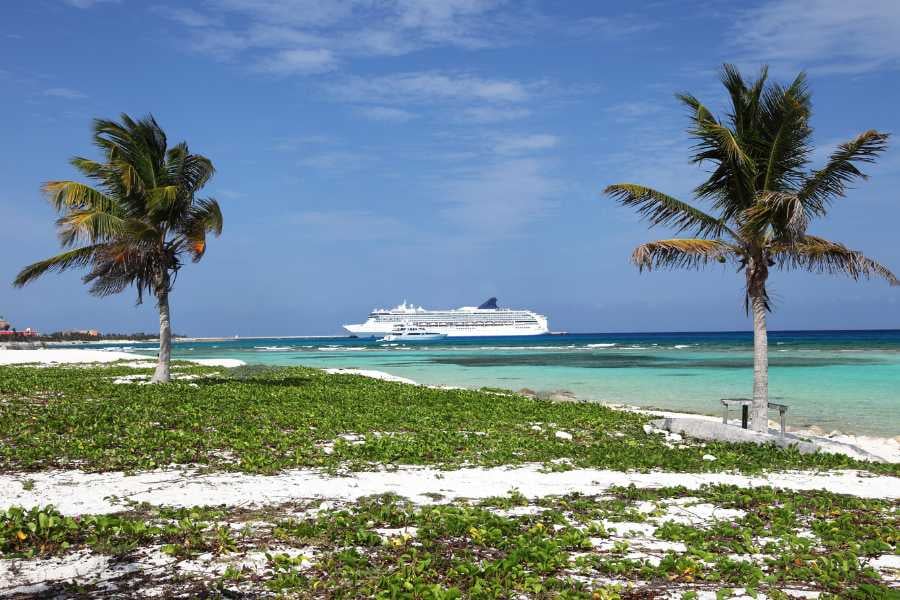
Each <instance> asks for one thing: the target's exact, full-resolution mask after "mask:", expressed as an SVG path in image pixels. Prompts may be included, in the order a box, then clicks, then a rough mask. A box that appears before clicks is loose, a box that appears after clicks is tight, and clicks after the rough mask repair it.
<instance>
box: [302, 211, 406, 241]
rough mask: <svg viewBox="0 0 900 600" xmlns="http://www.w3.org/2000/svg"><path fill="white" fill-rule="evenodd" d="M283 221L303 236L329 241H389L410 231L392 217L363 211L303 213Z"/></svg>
mask: <svg viewBox="0 0 900 600" xmlns="http://www.w3.org/2000/svg"><path fill="white" fill-rule="evenodd" d="M287 221H288V223H289V224H290V225H292V226H296V227H301V228H303V229H305V230H306V235H313V236H315V237H319V238H324V239H327V240H329V241H353V242H360V241H369V240H379V239H390V238H396V236H397V232H398V231H403V232H407V233H409V232H411V231H412V229H411V228H410V226H409V224H407V223H403V222H402V221H400V220H399V219H397V218H395V217H391V216H387V215H383V214H376V213H373V212H371V211H367V210H331V211H305V212H301V213H297V214H295V215H292V216H289V217H288V219H287ZM404 235H405V234H404Z"/></svg>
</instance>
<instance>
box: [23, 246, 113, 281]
mask: <svg viewBox="0 0 900 600" xmlns="http://www.w3.org/2000/svg"><path fill="white" fill-rule="evenodd" d="M103 248H104V245H103V244H96V245H93V246H84V247H82V248H76V249H75V250H69V251H68V252H63V253H61V254H57V255H56V256H53V257H50V258H48V259H46V260H42V261H38V262H36V263H34V264H31V265H28V266H27V267H25V268H24V269H22V270H21V271H19V274H18V275H16V278H15V280H14V281H13V285H14V286H16V287H22V286H24V285H26V284H28V283H31V282H32V281H34V280H35V279H37V278H38V277H40V276H41V275H43V274H44V273H47V272H51V271H56V272H57V273H61V272H63V271H67V270H69V269H71V268H74V267H84V266H87V265H89V264H90V263H91V261H92V260H93V259H94V257H95V255H96V254H97V253H98V252H100V251H101V250H102V249H103Z"/></svg>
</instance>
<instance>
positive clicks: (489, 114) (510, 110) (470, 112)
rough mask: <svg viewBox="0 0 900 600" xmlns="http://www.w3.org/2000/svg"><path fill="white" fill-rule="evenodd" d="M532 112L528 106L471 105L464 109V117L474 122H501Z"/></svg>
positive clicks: (520, 117)
mask: <svg viewBox="0 0 900 600" xmlns="http://www.w3.org/2000/svg"><path fill="white" fill-rule="evenodd" d="M530 114H531V111H530V110H529V109H527V108H517V107H512V106H503V107H497V106H471V107H469V108H467V109H465V110H463V111H462V119H463V120H465V121H472V122H474V123H500V122H503V121H514V120H516V119H523V118H525V117H527V116H529V115H530Z"/></svg>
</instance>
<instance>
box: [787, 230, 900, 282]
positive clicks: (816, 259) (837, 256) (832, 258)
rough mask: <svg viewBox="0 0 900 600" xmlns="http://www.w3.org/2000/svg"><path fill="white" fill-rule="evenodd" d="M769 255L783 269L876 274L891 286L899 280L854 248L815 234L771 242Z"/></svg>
mask: <svg viewBox="0 0 900 600" xmlns="http://www.w3.org/2000/svg"><path fill="white" fill-rule="evenodd" d="M772 250H773V255H774V258H775V260H776V261H777V262H778V264H779V266H780V267H782V268H784V269H802V270H805V271H812V272H814V273H827V274H843V275H847V276H849V277H851V278H852V279H854V280H855V279H860V278H866V279H870V278H872V277H880V278H882V279H884V280H886V281H887V282H888V283H890V284H891V285H892V286H896V285H900V280H898V279H897V276H896V275H894V273H892V272H891V270H890V269H888V268H887V267H886V266H884V265H883V264H881V263H879V262H878V261H875V260H873V259H871V258H869V257H867V256H866V255H865V254H863V253H862V252H860V251H858V250H852V249H850V248H848V247H847V246H845V245H843V244H840V243H838V242H832V241H830V240H826V239H824V238H820V237H816V236H811V235H808V236H805V237H804V238H803V240H802V241H799V242H797V243H794V244H792V245H776V246H773V249H772Z"/></svg>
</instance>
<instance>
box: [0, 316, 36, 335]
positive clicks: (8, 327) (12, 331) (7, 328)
mask: <svg viewBox="0 0 900 600" xmlns="http://www.w3.org/2000/svg"><path fill="white" fill-rule="evenodd" d="M39 335H40V334H39V333H38V332H37V331H34V330H32V329H31V327H29V328H27V329H26V330H25V331H16V328H15V327H13V326H12V323H10V322H9V321H7V320H6V319H4V318H3V317H0V339H12V338H17V337H36V336H39Z"/></svg>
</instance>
